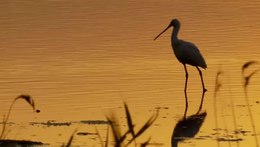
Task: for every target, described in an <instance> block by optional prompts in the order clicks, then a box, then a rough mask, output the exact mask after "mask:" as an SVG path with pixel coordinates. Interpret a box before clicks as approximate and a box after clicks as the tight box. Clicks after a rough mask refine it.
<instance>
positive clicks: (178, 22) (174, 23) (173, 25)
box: [154, 19, 180, 40]
mask: <svg viewBox="0 0 260 147" xmlns="http://www.w3.org/2000/svg"><path fill="white" fill-rule="evenodd" d="M170 27H174V28H176V27H178V28H179V27H180V21H179V20H178V19H173V20H172V21H171V22H170V24H169V26H168V27H167V28H166V29H164V30H163V31H162V32H161V33H160V34H159V35H157V36H156V37H155V38H154V40H156V39H157V38H159V37H160V36H161V35H162V34H163V33H164V32H166V31H167V30H168V29H169V28H170Z"/></svg>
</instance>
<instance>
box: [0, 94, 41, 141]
mask: <svg viewBox="0 0 260 147" xmlns="http://www.w3.org/2000/svg"><path fill="white" fill-rule="evenodd" d="M19 99H23V100H25V101H26V102H27V103H28V104H29V105H30V106H31V107H32V108H33V111H34V112H37V113H39V112H40V110H38V109H36V108H35V102H34V100H33V99H32V97H31V96H30V95H25V94H21V95H19V96H17V97H16V98H15V99H14V100H13V102H12V103H11V105H10V107H9V110H8V113H7V115H6V116H4V118H3V127H2V132H1V134H0V139H3V138H5V137H6V134H5V132H6V125H7V122H8V120H9V117H10V115H11V111H12V109H13V106H14V104H15V102H16V101H17V100H19Z"/></svg>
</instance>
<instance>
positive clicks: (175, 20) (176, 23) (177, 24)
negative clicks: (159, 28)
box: [169, 19, 180, 28]
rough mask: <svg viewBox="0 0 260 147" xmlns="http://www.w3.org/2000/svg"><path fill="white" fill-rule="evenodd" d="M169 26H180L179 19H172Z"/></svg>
mask: <svg viewBox="0 0 260 147" xmlns="http://www.w3.org/2000/svg"><path fill="white" fill-rule="evenodd" d="M169 26H173V27H174V28H175V27H177V26H180V21H179V20H178V19H173V20H172V21H171V23H170V25H169Z"/></svg>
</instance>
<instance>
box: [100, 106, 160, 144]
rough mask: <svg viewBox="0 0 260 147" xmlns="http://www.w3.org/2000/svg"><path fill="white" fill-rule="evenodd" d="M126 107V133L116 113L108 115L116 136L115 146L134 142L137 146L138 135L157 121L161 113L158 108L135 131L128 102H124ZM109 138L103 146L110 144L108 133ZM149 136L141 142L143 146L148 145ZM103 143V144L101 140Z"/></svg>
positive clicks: (114, 136)
mask: <svg viewBox="0 0 260 147" xmlns="http://www.w3.org/2000/svg"><path fill="white" fill-rule="evenodd" d="M124 108H125V114H126V121H127V126H128V130H127V131H126V132H125V133H122V132H121V130H120V128H119V122H118V119H117V118H116V115H115V114H114V113H111V115H110V116H107V120H108V122H109V125H110V127H111V130H112V134H113V138H114V146H115V147H121V146H129V145H130V144H132V143H133V142H134V144H135V146H137V143H136V140H137V138H138V137H140V136H141V135H142V134H143V133H144V132H145V131H146V130H147V129H148V128H150V127H151V125H152V124H153V123H154V122H155V120H156V119H157V117H158V115H159V110H157V112H156V114H154V115H152V116H151V117H150V118H149V119H148V120H147V121H146V123H144V124H143V126H142V127H141V128H140V129H139V130H138V131H135V129H134V128H135V124H134V123H133V118H132V116H131V113H130V111H129V108H128V106H127V104H126V103H124ZM129 134H130V135H131V137H130V138H127V136H129ZM106 138H107V140H106V144H105V145H102V146H108V144H107V142H108V134H107V137H106ZM150 139H151V138H149V139H148V140H147V141H145V142H143V143H140V146H141V147H144V146H147V145H148V144H149V142H150ZM101 144H103V143H102V142H101Z"/></svg>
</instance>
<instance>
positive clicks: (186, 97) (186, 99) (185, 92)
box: [183, 64, 189, 119]
mask: <svg viewBox="0 0 260 147" xmlns="http://www.w3.org/2000/svg"><path fill="white" fill-rule="evenodd" d="M183 66H184V69H185V76H186V80H185V87H184V95H185V102H186V107H185V112H184V116H183V118H184V119H186V113H187V110H188V96H187V84H188V77H189V74H188V71H187V68H186V64H183Z"/></svg>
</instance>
